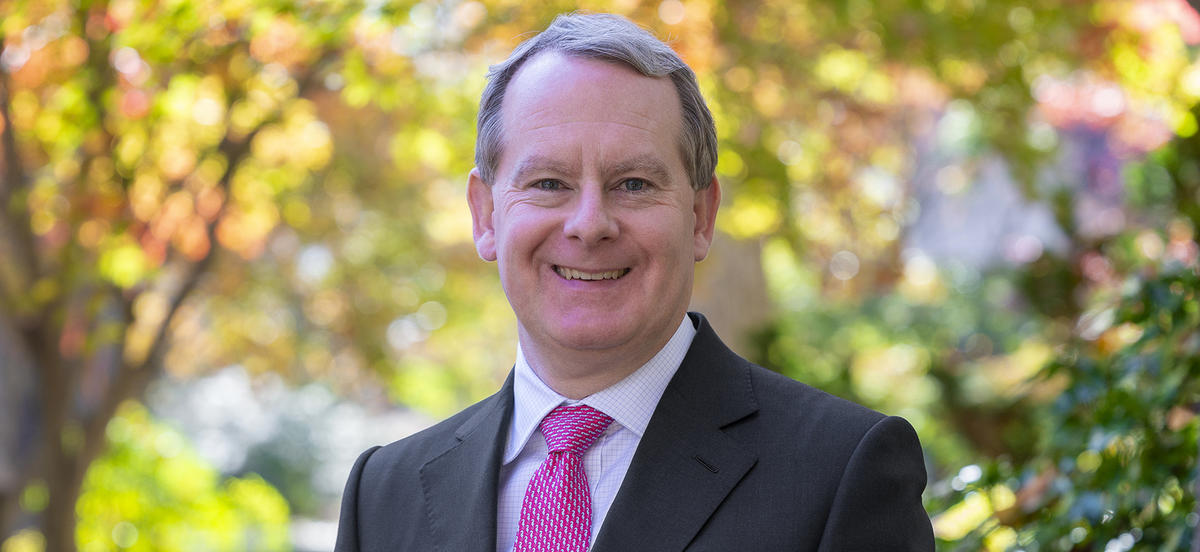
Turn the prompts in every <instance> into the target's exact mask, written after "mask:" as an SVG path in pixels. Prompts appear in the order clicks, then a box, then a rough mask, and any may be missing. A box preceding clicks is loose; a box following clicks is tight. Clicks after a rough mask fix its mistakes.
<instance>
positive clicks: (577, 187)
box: [468, 53, 720, 362]
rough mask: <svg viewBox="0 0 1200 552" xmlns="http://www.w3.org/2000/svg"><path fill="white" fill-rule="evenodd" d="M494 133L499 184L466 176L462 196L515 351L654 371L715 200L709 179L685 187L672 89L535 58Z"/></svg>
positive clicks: (631, 74) (554, 57)
mask: <svg viewBox="0 0 1200 552" xmlns="http://www.w3.org/2000/svg"><path fill="white" fill-rule="evenodd" d="M502 121H503V129H504V138H503V143H504V146H503V154H502V155H501V158H500V162H499V166H498V167H497V170H496V176H495V182H492V183H491V185H490V186H489V185H488V184H485V183H484V182H483V181H482V180H480V178H479V176H478V173H477V172H474V171H473V172H472V175H471V179H470V183H469V192H468V194H469V201H470V204H471V211H472V216H473V221H474V230H475V243H476V247H477V249H478V251H479V254H480V256H482V257H483V258H484V259H486V260H496V261H498V264H499V270H500V280H501V283H502V284H503V286H504V292H505V293H506V294H507V295H508V300H509V302H510V303H511V304H512V307H513V311H515V313H516V315H517V320H518V322H519V324H520V327H519V331H520V333H521V339H522V344H523V346H525V347H538V348H540V349H541V350H542V351H543V354H550V355H555V354H563V353H568V354H569V353H570V352H574V351H602V352H612V353H614V354H616V355H617V358H626V359H642V361H643V362H644V360H648V359H649V357H650V356H652V355H653V354H654V352H655V351H657V350H658V349H659V348H661V346H662V345H663V344H665V342H666V341H667V339H669V337H670V335H671V334H672V333H674V331H675V329H676V327H677V325H678V323H679V320H680V319H681V317H682V316H683V313H684V312H685V311H686V309H687V305H688V301H689V300H690V298H691V292H692V273H693V267H694V263H695V262H696V261H698V260H700V259H703V258H704V256H705V255H706V254H707V252H708V246H709V243H710V242H711V239H712V232H713V219H714V216H715V212H716V207H717V203H718V202H719V199H720V195H719V191H718V189H717V185H716V181H715V179H714V181H713V183H712V185H711V186H710V187H709V188H708V189H706V190H701V191H694V190H693V189H692V187H691V183H690V182H689V181H688V176H687V174H688V173H687V172H686V171H685V169H684V166H683V161H682V158H681V156H680V154H679V146H678V143H679V142H678V138H679V133H680V129H681V124H682V123H681V114H680V104H679V99H678V96H677V94H676V92H675V87H674V85H673V84H672V83H671V81H670V80H669V79H666V78H659V79H655V78H648V77H645V76H642V75H641V74H639V73H637V72H636V71H634V70H633V69H631V68H629V67H625V66H623V65H619V64H615V63H609V62H605V61H598V60H590V59H581V58H573V57H567V56H563V55H561V54H557V53H548V54H541V55H538V56H536V57H534V58H533V59H530V60H528V61H526V63H525V64H524V65H523V66H522V67H521V69H519V70H518V72H517V74H516V75H515V77H514V79H513V80H512V81H511V82H510V83H509V86H508V89H507V91H506V92H505V99H504V105H503V110H502Z"/></svg>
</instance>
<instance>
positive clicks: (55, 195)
mask: <svg viewBox="0 0 1200 552" xmlns="http://www.w3.org/2000/svg"><path fill="white" fill-rule="evenodd" d="M580 7H583V8H586V9H589V10H593V11H610V12H616V13H620V14H624V15H627V16H629V17H630V18H632V19H633V20H635V21H637V22H638V23H640V24H642V25H644V26H646V27H647V28H649V29H651V30H652V31H653V32H654V33H655V34H656V35H658V36H660V37H662V38H664V39H666V40H668V41H670V42H671V44H673V46H674V47H675V48H676V49H677V50H678V51H679V53H680V54H681V55H682V56H683V57H684V58H685V59H686V60H687V61H688V63H689V64H691V65H692V67H694V68H695V69H696V72H697V73H698V75H699V78H700V82H701V85H702V88H703V89H704V92H705V94H706V96H707V97H708V99H709V102H710V105H711V107H712V109H713V112H714V114H715V117H716V121H717V129H718V133H719V136H720V141H721V144H720V148H721V157H720V164H719V166H718V168H717V170H718V173H719V177H720V179H721V181H722V184H723V186H724V189H725V200H724V204H723V205H722V208H721V211H720V214H719V218H718V228H719V235H718V238H717V241H716V244H715V246H714V251H713V253H712V254H711V255H710V257H709V259H708V260H706V261H704V262H703V263H701V265H700V266H699V268H698V270H699V273H698V283H697V290H696V294H695V301H694V303H695V305H694V306H695V308H696V309H699V310H702V311H704V312H706V313H708V314H709V315H710V316H711V318H712V319H714V320H715V321H717V322H718V324H719V326H718V330H719V331H720V332H721V333H722V335H723V336H724V337H725V338H726V339H727V341H729V342H730V343H731V344H732V345H733V346H734V347H735V349H737V350H739V351H740V352H741V353H743V354H744V355H746V356H748V357H749V358H751V359H753V360H755V361H757V362H759V363H761V364H764V365H766V366H769V367H771V368H773V369H776V370H779V371H780V372H783V373H785V374H787V375H789V376H792V377H795V378H797V379H799V380H802V381H805V382H808V383H810V384H812V385H815V386H817V387H820V388H822V389H825V390H828V391H830V392H832V393H835V394H837V395H840V396H843V397H846V398H849V399H852V400H856V401H859V402H862V403H864V404H867V405H869V406H872V407H874V408H877V409H880V410H883V411H885V412H888V413H891V414H898V415H902V416H904V417H906V418H908V419H909V420H910V421H911V422H912V423H913V424H914V426H915V427H916V428H917V430H918V432H919V434H920V437H921V441H922V444H923V446H924V449H925V454H926V458H927V461H928V468H929V473H930V484H929V486H928V489H927V491H926V494H925V500H926V506H927V508H928V510H929V512H930V514H931V515H932V517H933V523H934V528H935V532H936V534H937V537H938V543H939V549H940V550H1026V551H1034V550H1061V551H1067V550H1077V551H1078V550H1088V551H1105V552H1114V551H1125V550H1171V551H1174V550H1188V549H1192V550H1200V544H1197V539H1200V537H1197V535H1198V532H1197V530H1196V527H1197V522H1198V521H1200V512H1198V511H1197V501H1196V494H1197V492H1196V487H1197V467H1196V459H1197V432H1198V427H1200V423H1198V421H1197V411H1198V410H1200V330H1198V327H1200V312H1198V301H1197V291H1198V283H1200V278H1198V277H1197V266H1198V262H1197V256H1198V248H1197V241H1196V240H1197V235H1196V232H1197V225H1198V224H1200V135H1198V134H1197V130H1198V125H1197V116H1198V114H1200V108H1197V103H1198V102H1200V62H1198V61H1197V48H1198V46H1197V45H1198V44H1200V15H1198V14H1197V12H1196V10H1195V8H1194V7H1193V6H1191V5H1189V4H1188V3H1187V2H1185V1H1184V0H1096V1H1091V2H1088V1H1080V0H1042V1H1039V2H1023V1H1000V0H994V1H985V0H891V1H876V2H872V1H866V0H847V1H839V2H824V1H817V0H745V1H738V2H730V3H722V2H716V1H713V0H686V1H680V0H663V1H640V0H611V1H595V2H584V3H582V4H576V3H569V2H561V1H548V2H537V3H530V2H521V1H518V0H494V1H486V2H478V1H464V0H441V1H438V0H423V1H420V2H413V1H408V0H400V1H395V2H383V1H377V0H368V1H366V2H361V1H349V0H327V1H315V0H311V1H304V0H286V1H285V0H261V1H260V0H202V1H201V0H197V1H187V0H154V1H152V0H107V1H105V0H75V1H69V2H68V1H61V0H0V17H2V21H0V37H2V42H3V49H2V51H0V175H2V177H0V178H2V179H0V542H2V543H3V544H0V550H2V551H3V552H26V551H37V550H50V551H60V550H73V549H79V550H84V551H93V550H95V551H107V550H138V551H140V550H145V551H150V550H198V551H199V550H231V551H235V550H236V551H241V550H246V551H259V550H264V551H266V550H298V551H318V550H329V549H331V547H332V542H333V536H334V534H335V531H336V521H335V520H336V516H337V507H338V500H339V496H340V494H341V486H342V483H343V481H344V478H345V476H346V474H347V473H348V471H349V468H350V465H351V463H352V462H353V459H354V458H355V456H356V455H357V454H358V452H360V451H361V450H362V449H364V448H365V447H367V446H369V445H372V444H379V443H385V442H388V441H391V440H394V439H397V438H400V437H402V436H404V435H407V434H409V433H411V432H413V431H416V430H418V429H420V428H422V427H424V426H426V425H428V424H430V423H432V422H433V421H436V420H437V419H439V418H441V417H444V416H446V415H448V414H449V413H452V412H454V411H455V410H457V409H459V408H461V407H463V406H464V405H467V404H469V403H471V402H473V401H475V400H478V399H480V398H482V397H484V396H486V395H488V394H490V393H491V392H493V390H494V389H496V388H497V387H498V385H499V384H500V382H501V381H502V379H503V378H504V376H505V374H506V372H507V370H508V369H509V367H510V366H511V363H512V360H513V355H514V340H515V330H514V320H513V316H512V314H511V311H510V310H509V308H508V305H507V303H506V301H505V299H504V296H503V293H502V291H501V289H500V287H499V285H498V281H497V277H496V274H495V267H494V266H491V265H489V264H486V263H484V262H482V261H480V260H479V259H478V258H477V257H476V255H475V252H474V249H473V246H472V243H471V240H470V237H471V233H470V226H469V218H468V212H467V208H466V204H465V201H464V194H465V191H464V190H465V187H464V185H465V178H466V174H467V172H468V171H469V170H470V168H471V166H472V161H471V157H472V148H473V144H474V134H475V132H474V117H475V113H476V103H477V101H478V96H479V92H480V91H481V89H482V87H483V84H484V80H483V77H484V74H485V72H486V68H487V66H488V65H489V64H490V63H494V62H496V61H499V60H500V59H502V58H503V57H505V56H506V55H507V53H508V51H509V50H510V49H511V48H512V47H513V46H514V45H516V44H517V43H518V42H519V41H520V40H521V39H522V38H523V37H525V36H528V33H530V32H531V31H536V30H538V29H541V28H544V27H545V26H546V25H547V24H548V23H549V21H550V20H551V19H552V18H553V16H554V14H556V13H560V12H564V11H571V10H574V9H577V8H580Z"/></svg>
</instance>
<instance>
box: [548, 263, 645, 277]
mask: <svg viewBox="0 0 1200 552" xmlns="http://www.w3.org/2000/svg"><path fill="white" fill-rule="evenodd" d="M554 272H556V273H557V274H558V275H559V276H562V277H563V278H565V279H567V280H616V279H618V278H620V277H622V276H624V275H626V274H629V269H628V268H620V269H616V270H604V271H600V272H585V271H583V270H576V269H574V268H567V267H565V266H558V265H554Z"/></svg>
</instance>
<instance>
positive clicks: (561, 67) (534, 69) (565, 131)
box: [501, 52, 682, 164]
mask: <svg viewBox="0 0 1200 552" xmlns="http://www.w3.org/2000/svg"><path fill="white" fill-rule="evenodd" d="M501 118H502V121H503V123H502V127H503V129H504V141H505V147H504V150H505V155H503V157H509V155H507V154H508V152H509V151H510V150H512V151H513V153H514V154H515V153H517V151H519V150H523V149H528V148H530V147H536V148H537V149H538V150H539V152H540V153H541V154H544V153H545V151H544V150H546V149H550V150H557V149H564V148H574V147H576V146H579V145H581V144H579V143H578V142H580V141H587V142H589V144H588V145H591V146H600V147H604V148H606V149H607V150H612V151H616V150H631V149H632V150H642V151H634V152H631V154H645V153H646V151H644V150H646V149H647V148H651V146H654V147H656V148H662V147H664V146H669V149H670V152H671V153H672V155H671V157H672V158H675V159H674V161H677V162H679V163H682V162H681V161H679V160H678V159H677V158H678V151H677V150H678V147H677V144H678V140H677V139H678V137H679V133H680V132H681V129H682V113H681V107H680V102H679V95H678V93H677V92H676V91H675V86H674V84H673V83H672V81H671V80H670V79H669V78H667V77H647V76H645V75H642V74H641V73H639V72H638V71H636V70H635V69H633V68H632V67H629V66H626V65H624V64H621V63H616V62H609V61H604V60H598V59H590V58H581V57H574V56H568V55H564V54H561V53H558V52H548V53H543V54H538V55H536V56H534V57H533V58H531V59H529V60H528V61H526V62H525V64H524V65H522V66H521V68H520V69H519V70H518V71H517V73H516V74H515V75H514V76H513V79H512V80H511V81H510V82H509V85H508V88H507V90H506V91H505V97H504V101H503V104H502V108H501ZM652 149H653V148H652ZM661 153H663V154H666V153H667V152H665V151H664V152H661ZM501 164H504V162H503V160H502V163H501Z"/></svg>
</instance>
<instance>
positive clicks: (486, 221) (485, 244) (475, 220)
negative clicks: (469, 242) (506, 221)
mask: <svg viewBox="0 0 1200 552" xmlns="http://www.w3.org/2000/svg"><path fill="white" fill-rule="evenodd" d="M467 205H469V206H470V207H471V230H472V233H473V234H474V236H475V251H477V252H479V257H480V258H482V259H483V260H485V261H494V260H496V225H495V223H494V221H493V220H492V213H494V212H495V203H494V202H493V200H492V187H491V186H490V185H488V183H487V182H484V181H483V178H481V177H480V176H479V168H478V167H476V168H474V169H471V174H470V176H468V177H467Z"/></svg>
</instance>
